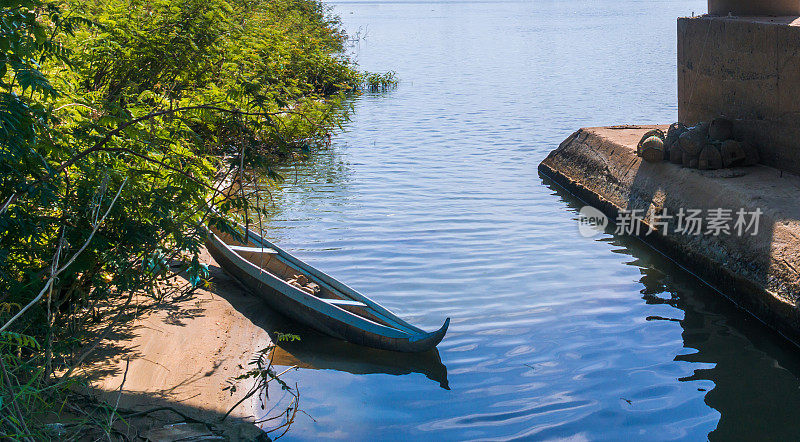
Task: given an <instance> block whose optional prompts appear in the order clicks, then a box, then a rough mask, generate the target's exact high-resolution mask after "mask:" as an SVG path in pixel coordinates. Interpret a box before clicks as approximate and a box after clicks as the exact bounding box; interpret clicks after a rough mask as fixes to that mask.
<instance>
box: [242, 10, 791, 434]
mask: <svg viewBox="0 0 800 442" xmlns="http://www.w3.org/2000/svg"><path fill="white" fill-rule="evenodd" d="M705 7H706V2H705V0H653V1H648V2H643V1H640V0H620V1H614V2H612V1H577V2H571V1H570V2H567V1H502V2H476V1H464V2H453V1H443V2H427V3H426V2H417V1H413V2H408V1H399V2H391V1H385V0H382V1H379V2H374V3H359V2H349V1H347V2H344V3H341V4H337V5H335V8H336V11H337V12H338V13H340V14H341V15H342V17H343V19H344V21H345V25H346V26H348V28H349V29H351V30H353V31H357V30H358V29H359V27H363V28H365V29H366V28H367V27H368V29H369V38H368V39H366V40H365V41H362V42H361V43H360V46H359V47H358V49H357V53H356V54H355V56H356V57H357V58H358V61H359V63H360V64H361V66H362V67H363V68H364V69H367V70H371V71H377V72H381V71H386V70H389V69H392V70H396V71H397V72H398V76H399V77H400V79H401V83H400V85H399V87H398V89H397V90H395V91H393V92H391V93H389V94H380V95H371V94H367V95H364V96H362V97H360V98H359V99H358V100H357V101H356V102H355V111H354V113H353V120H352V122H351V123H349V124H348V125H347V128H346V130H347V132H346V133H344V134H341V135H337V136H335V137H334V139H333V146H332V148H331V149H328V150H324V151H321V152H319V153H318V154H316V155H315V156H314V157H312V159H311V162H310V163H309V164H308V165H306V166H301V167H299V168H298V169H297V170H296V171H295V170H289V171H287V172H286V173H285V175H286V177H287V182H286V183H285V184H284V187H283V188H282V189H281V190H280V191H277V192H274V197H275V200H276V201H275V202H276V204H275V209H274V211H273V212H272V214H271V218H270V220H269V223H268V231H267V236H268V237H269V238H270V239H272V240H275V242H276V243H277V244H279V245H281V246H282V247H285V248H286V249H287V250H291V251H292V252H295V253H296V254H297V256H298V257H300V258H301V259H304V260H307V261H308V262H309V263H310V264H312V265H314V266H315V267H317V268H319V269H321V270H323V271H325V272H326V273H329V274H331V275H332V276H334V277H336V278H337V279H339V280H341V281H344V282H346V283H347V284H348V285H350V286H352V287H353V288H355V289H357V290H358V291H360V292H362V293H364V294H366V295H368V296H369V297H370V298H372V299H374V300H376V301H377V302H379V303H381V304H382V305H384V306H386V307H387V308H389V309H391V310H392V311H394V312H396V313H397V314H398V315H400V316H401V317H403V318H404V319H406V320H408V321H410V322H412V323H414V324H415V325H418V326H419V327H421V328H424V329H428V328H430V329H434V328H437V327H439V326H440V325H441V322H440V321H441V318H443V317H445V316H451V317H452V318H453V322H452V326H451V329H450V331H449V332H448V335H447V337H446V338H445V340H444V341H443V342H442V343H441V344H440V345H439V352H440V355H441V360H442V361H443V362H444V364H446V366H447V375H446V379H447V380H446V383H445V382H442V379H443V377H441V376H439V375H438V374H437V373H439V371H440V370H441V369H440V368H438V367H439V366H438V363H437V358H436V357H434V358H431V361H432V362H425V363H422V362H417V361H412V362H409V361H406V362H403V363H401V364H399V366H400V367H401V368H400V369H399V371H401V372H405V371H409V372H410V373H409V374H407V375H403V376H393V375H390V374H386V373H396V372H397V371H398V369H397V365H395V366H392V367H394V368H387V366H391V364H388V363H387V360H385V359H382V360H380V361H379V362H374V361H372V360H371V361H363V360H362V361H361V362H362V363H367V362H368V363H369V364H374V365H379V366H381V367H382V368H381V369H380V370H378V369H375V367H374V365H373V367H372V368H363V367H362V368H361V369H351V370H350V371H340V370H338V369H318V370H303V369H300V370H297V371H291V372H289V373H287V374H286V379H285V380H286V381H287V382H289V383H291V384H294V383H297V384H298V385H299V386H300V387H301V388H302V390H303V394H302V396H303V398H302V408H303V410H304V411H306V412H307V413H308V414H309V415H311V416H312V417H313V420H312V419H310V418H306V417H301V418H299V419H298V420H297V421H296V422H295V424H294V425H293V426H292V430H291V431H290V432H289V433H288V434H287V435H286V437H285V438H284V440H286V439H288V440H321V439H338V440H385V439H399V438H403V439H407V440H408V439H413V440H459V441H460V440H465V439H466V440H474V439H537V440H540V439H568V438H571V439H575V440H625V439H633V440H641V439H661V440H667V439H672V440H687V439H688V440H703V439H705V438H706V437H707V436H709V433H710V437H711V438H715V439H729V438H754V437H755V436H760V435H763V436H764V437H773V438H776V439H796V438H797V436H798V435H797V434H794V432H795V431H798V430H796V429H795V427H794V426H793V422H794V417H793V416H792V409H793V408H794V407H793V406H794V405H796V404H797V402H798V400H800V389H798V386H800V383H798V381H797V374H798V370H797V367H798V356H797V351H796V349H794V348H792V347H787V346H786V345H784V344H783V343H782V342H781V341H780V338H777V337H775V335H774V334H772V333H771V332H769V331H766V330H765V329H764V328H763V327H762V326H761V325H759V324H758V323H756V322H755V321H752V320H750V319H749V318H747V316H745V315H743V314H741V313H740V312H738V311H736V309H734V308H733V307H731V306H730V304H729V303H727V301H725V300H724V299H721V298H720V297H719V296H718V295H717V294H715V293H714V292H713V291H711V290H710V289H708V288H707V287H705V286H703V284H701V283H699V282H698V281H697V280H695V279H693V278H691V277H689V276H687V275H685V274H684V272H682V271H681V270H680V269H679V268H676V267H675V266H674V265H672V264H671V263H670V262H669V261H666V260H664V259H662V258H661V257H660V256H659V255H658V254H657V253H655V252H653V251H652V250H650V249H648V248H647V247H644V246H642V245H641V244H640V243H638V242H637V241H636V240H628V239H625V238H618V237H614V236H612V235H604V236H601V237H600V238H599V240H595V239H587V238H583V237H581V236H580V235H579V233H578V229H577V227H576V223H575V220H574V218H577V202H575V201H574V200H571V199H570V198H569V196H568V195H566V194H563V192H560V191H558V190H557V189H552V188H548V187H547V186H545V185H543V184H542V181H543V180H542V179H541V178H540V177H539V175H538V173H537V166H538V164H539V162H541V160H542V159H543V158H544V157H545V156H546V155H547V154H548V153H549V152H550V151H551V150H552V149H553V148H555V147H556V146H558V144H559V143H560V142H561V141H562V140H564V139H565V138H566V137H567V136H568V135H569V134H570V133H571V132H572V131H574V130H575V129H576V128H578V127H582V126H597V125H605V124H619V123H663V122H665V121H674V120H675V118H676V116H675V115H676V114H677V106H676V104H675V96H676V84H677V79H676V70H675V56H676V55H675V51H676V47H677V43H676V33H675V17H677V16H680V15H684V16H686V15H690V14H691V12H692V11H700V10H703V9H704V8H705ZM643 23H646V24H647V25H646V26H643V25H642V24H643ZM611 30H613V32H612V31H611ZM295 173H296V174H297V177H298V179H297V184H295V181H294V177H295ZM545 183H549V182H548V181H545ZM570 205H571V206H570ZM251 317H252V318H253V320H254V322H255V321H257V320H258V318H259V317H258V315H255V314H254V315H253V316H251ZM264 328H265V330H278V331H287V330H281V329H280V328H274V327H270V326H269V324H266V325H265V326H264ZM305 340H306V343H312V344H313V342H314V341H315V340H314V339H311V338H306V339H305ZM301 342H302V341H301ZM321 347H322V349H321V350H319V351H320V353H319V354H320V355H322V354H323V353H322V352H324V351H325V350H326V349H327V348H328V347H329V346H328V345H327V344H323V345H321ZM287 351H288V353H291V354H293V355H294V358H296V359H297V360H304V358H311V357H312V356H313V355H302V354H300V353H299V352H298V350H296V349H288V348H287ZM344 352H345V353H346V354H348V356H347V357H346V358H345V360H346V361H347V360H349V359H350V358H351V357H356V358H355V359H356V360H358V358H357V356H358V355H359V354H360V350H357V349H352V351H351V350H344ZM332 353H333V354H328V355H326V356H321V357H320V358H328V357H329V356H334V361H333V362H332V363H331V362H330V361H329V360H328V361H327V362H324V363H323V362H320V361H315V362H308V364H310V365H313V366H315V367H319V368H322V367H330V368H336V367H334V366H333V365H335V364H341V363H342V361H341V360H339V359H338V354H339V353H338V350H337V351H332ZM276 356H280V355H276ZM307 360H309V361H310V359H307ZM326 364H330V365H326ZM415 367H416V368H415ZM359 371H363V372H368V371H369V372H370V374H354V373H353V372H359ZM421 373H424V374H421ZM426 377H428V378H434V379H436V381H437V382H431V381H430V380H428V379H426ZM439 383H442V384H443V385H448V386H449V387H450V388H451V389H450V390H445V389H443V388H440V386H439ZM781 404H788V406H787V407H785V408H782V407H781ZM304 416H305V415H304Z"/></svg>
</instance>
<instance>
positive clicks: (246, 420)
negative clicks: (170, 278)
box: [87, 252, 271, 440]
mask: <svg viewBox="0 0 800 442" xmlns="http://www.w3.org/2000/svg"><path fill="white" fill-rule="evenodd" d="M202 258H203V261H204V262H207V263H209V264H210V265H209V269H210V272H211V277H210V279H209V282H210V285H209V286H208V287H206V288H202V289H197V290H196V291H195V292H194V293H193V296H190V297H187V298H186V299H182V300H179V301H177V302H174V303H168V304H167V305H165V306H164V307H163V308H158V309H155V310H154V311H153V312H151V313H148V314H146V315H144V316H143V317H141V318H139V319H137V320H136V321H135V322H133V323H131V324H127V325H126V326H125V327H124V329H123V331H122V332H121V333H119V334H117V335H115V336H113V337H112V338H111V339H109V340H108V341H107V342H105V343H104V348H103V349H101V351H100V352H98V355H97V356H96V357H95V361H94V362H93V363H92V364H90V365H89V367H88V370H87V371H88V373H90V375H91V378H92V379H93V381H92V383H91V388H90V393H92V394H96V395H98V396H100V397H101V398H103V399H105V400H106V401H107V402H109V403H111V404H112V405H113V404H114V403H115V402H116V400H117V396H119V407H120V408H125V409H134V410H137V411H138V410H145V409H151V408H154V407H160V406H169V407H174V408H175V409H177V410H180V411H181V412H183V413H185V414H187V415H189V416H191V417H193V418H195V419H198V420H201V421H205V422H215V421H217V420H219V418H220V417H221V416H222V415H224V414H225V413H226V412H227V411H228V410H229V409H230V408H231V407H232V406H234V404H236V402H237V401H238V400H239V399H240V398H241V395H242V394H243V392H242V389H241V388H240V392H239V393H238V394H234V395H231V394H230V393H229V392H228V391H223V390H222V388H223V387H225V386H226V385H228V383H229V381H230V380H231V379H232V378H233V377H235V376H237V375H239V374H241V373H242V371H243V370H242V368H241V367H240V364H241V365H243V366H245V368H246V364H247V362H248V361H250V360H251V358H252V356H253V354H254V352H256V351H258V350H260V349H263V348H265V347H267V346H268V345H269V344H270V342H271V340H270V337H269V335H268V334H267V332H266V331H265V329H264V328H263V327H261V326H259V325H256V324H254V323H253V321H251V319H248V316H249V317H258V315H259V311H260V310H262V309H264V307H263V305H262V303H259V302H258V300H257V299H256V298H254V297H252V296H250V295H248V293H247V292H246V291H245V290H244V289H242V288H241V287H240V286H239V285H238V284H237V283H236V282H235V281H233V280H232V279H230V277H229V276H228V275H227V274H225V273H224V272H223V271H222V270H221V269H220V268H219V267H218V266H217V265H216V263H215V262H214V260H213V258H211V256H210V255H208V253H207V252H204V256H203V257H202ZM178 282H179V283H185V281H184V280H180V279H179V280H178ZM242 312H247V313H248V314H247V315H245V314H243V313H242ZM128 361H129V365H128ZM126 365H127V375H126V374H125V371H126V370H125V369H126ZM123 378H124V379H125V382H124V385H123V388H122V394H121V395H119V393H118V392H119V388H120V385H121V384H122V382H123ZM252 404H253V401H252V400H247V401H244V402H243V403H242V404H241V405H239V406H238V407H237V408H236V409H235V410H234V411H233V413H231V417H229V418H228V419H227V420H226V422H227V424H226V425H224V426H220V427H219V429H220V430H221V431H224V432H225V434H226V435H227V436H228V437H229V438H231V439H235V440H239V439H240V438H245V439H251V438H252V437H254V436H256V435H258V429H257V427H256V426H255V425H254V424H253V423H252V422H253V420H254V419H253V411H254V410H253V406H252ZM155 417H156V418H155V419H147V420H143V421H141V422H135V423H134V425H133V427H134V428H131V429H129V431H131V432H136V433H138V434H139V435H140V436H142V435H144V434H146V433H147V431H149V430H150V429H151V428H158V427H161V426H163V425H165V424H168V423H173V422H177V421H180V420H181V419H180V418H179V417H178V416H176V415H175V414H173V413H169V412H161V413H159V414H156V415H155ZM245 436H246V437H245Z"/></svg>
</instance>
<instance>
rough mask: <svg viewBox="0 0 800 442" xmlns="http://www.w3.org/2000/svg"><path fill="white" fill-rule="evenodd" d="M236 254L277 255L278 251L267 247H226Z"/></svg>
mask: <svg viewBox="0 0 800 442" xmlns="http://www.w3.org/2000/svg"><path fill="white" fill-rule="evenodd" d="M228 247H230V248H231V250H233V251H234V252H236V253H267V254H270V255H277V254H278V251H277V250H275V249H272V248H269V247H245V246H228Z"/></svg>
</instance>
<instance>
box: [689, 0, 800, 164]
mask: <svg viewBox="0 0 800 442" xmlns="http://www.w3.org/2000/svg"><path fill="white" fill-rule="evenodd" d="M731 2H732V3H736V2H735V1H733V0H731ZM711 3H714V1H713V0H712V1H711V2H710V4H709V6H712V5H711ZM741 3H742V4H744V3H751V2H750V1H745V0H742V1H741ZM752 3H758V2H752ZM775 3H776V4H778V3H781V1H776V2H775ZM786 3H787V4H788V3H793V4H798V3H800V2H798V1H795V2H786ZM798 6H800V5H798ZM719 116H726V117H728V118H731V119H734V120H737V122H738V124H737V125H736V126H737V132H738V133H737V135H739V136H741V137H743V138H745V139H748V140H749V141H751V142H753V143H755V144H756V145H758V146H759V148H760V150H761V158H762V162H763V163H764V164H766V165H769V166H773V167H775V168H778V169H782V170H787V171H791V172H794V173H800V19H799V18H798V17H796V16H795V17H714V16H708V15H707V16H701V17H693V18H681V19H678V118H679V119H680V121H681V122H683V123H685V124H690V125H691V124H694V123H696V122H698V121H709V120H711V119H713V118H716V117H719Z"/></svg>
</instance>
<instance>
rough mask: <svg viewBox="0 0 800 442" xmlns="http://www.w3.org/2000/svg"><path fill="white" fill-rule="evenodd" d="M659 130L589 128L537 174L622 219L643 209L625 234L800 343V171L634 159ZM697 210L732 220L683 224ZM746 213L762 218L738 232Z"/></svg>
mask: <svg viewBox="0 0 800 442" xmlns="http://www.w3.org/2000/svg"><path fill="white" fill-rule="evenodd" d="M654 128H660V129H662V130H666V126H618V127H603V128H586V129H581V130H579V131H577V132H575V133H574V134H572V135H571V136H570V137H569V138H567V139H566V140H565V141H564V142H563V143H562V144H561V145H560V146H559V147H558V149H556V150H554V151H553V152H552V153H550V155H548V157H547V158H546V159H545V160H544V161H543V162H542V163H541V164H540V165H539V170H540V171H541V172H542V173H544V174H545V175H547V176H549V177H551V178H552V179H554V180H555V181H556V182H557V183H558V184H560V185H561V186H563V187H564V188H566V189H567V190H568V191H570V192H572V193H574V194H575V195H577V196H578V197H579V198H581V199H583V200H584V201H586V203H587V204H590V205H592V206H594V207H596V208H597V209H600V210H601V211H602V212H604V213H605V214H606V215H607V216H608V217H610V218H611V219H612V220H617V221H623V222H624V221H625V220H626V219H627V220H630V218H632V217H631V216H630V215H631V214H636V218H639V219H640V220H641V224H642V225H641V230H638V229H628V230H629V232H623V233H631V234H634V235H636V236H640V237H642V238H643V239H644V240H645V241H646V242H647V243H649V244H651V245H653V246H654V247H655V248H656V249H658V250H659V251H662V252H664V253H666V254H667V255H668V256H670V257H671V258H673V259H675V260H676V261H677V262H678V263H680V264H681V265H683V266H684V267H685V268H687V269H688V270H689V271H691V272H692V273H694V274H696V275H697V276H699V277H700V278H702V279H703V280H704V281H707V282H709V283H710V284H712V285H713V286H714V287H715V288H717V289H718V290H719V292H720V293H721V294H723V295H724V296H726V297H728V298H730V299H731V300H733V301H734V302H735V303H736V304H737V305H739V306H740V307H742V308H744V309H746V310H747V311H749V312H750V313H752V314H754V315H755V316H756V317H758V318H759V319H761V320H762V321H764V322H765V323H766V324H768V325H769V326H771V327H773V328H774V329H776V330H777V331H779V332H780V333H782V334H783V335H784V336H786V337H787V338H789V339H790V340H792V341H794V342H795V343H800V306H798V301H800V273H798V272H800V255H798V253H797V251H798V250H800V201H799V200H798V199H797V194H798V191H800V177H798V176H795V175H792V174H789V173H786V172H781V171H779V170H776V169H773V168H770V167H767V166H761V165H759V166H754V167H746V168H734V169H726V170H718V171H700V170H692V169H688V168H682V167H680V166H677V165H674V164H670V163H668V162H660V163H647V162H645V161H642V159H641V158H638V157H637V156H636V144H637V143H638V141H639V140H640V139H641V137H642V135H644V134H645V133H646V132H647V131H648V130H651V129H654ZM690 210H700V211H701V212H700V213H702V214H703V215H704V216H707V215H709V214H712V215H713V214H716V215H720V216H724V219H723V218H720V217H718V220H719V221H724V222H725V223H726V224H727V227H728V229H727V231H725V229H717V228H714V227H713V226H702V227H701V228H700V231H697V232H695V231H687V230H686V229H684V227H686V226H685V225H680V223H681V222H682V221H685V219H684V220H681V219H680V218H679V217H678V216H677V214H679V213H688V212H689V211H690ZM720 210H721V212H720ZM681 211H683V212H681ZM740 211H741V213H743V214H747V215H748V216H750V219H747V220H746V222H747V224H748V225H749V224H750V223H751V221H755V223H756V224H755V225H749V227H750V228H749V229H747V230H746V231H745V229H737V225H736V223H737V222H739V220H738V218H737V214H738V213H740ZM756 213H758V214H759V215H758V216H757V217H756V218H757V219H755V220H753V218H754V216H753V215H754V214H756ZM625 214H627V215H625ZM662 214H667V215H668V216H660V215H662ZM728 218H730V219H728ZM706 221H709V220H706ZM684 224H685V223H684ZM748 225H745V226H739V227H748ZM619 227H620V226H619V225H618V226H617V228H618V229H619ZM629 227H630V226H629ZM651 229H652V230H653V232H649V231H650V230H651ZM648 232H649V233H650V234H648Z"/></svg>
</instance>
